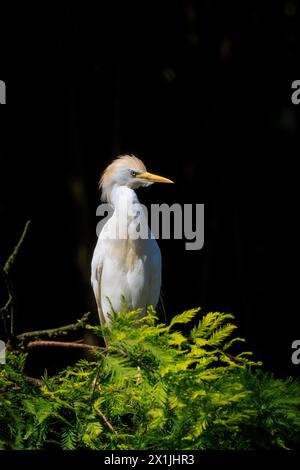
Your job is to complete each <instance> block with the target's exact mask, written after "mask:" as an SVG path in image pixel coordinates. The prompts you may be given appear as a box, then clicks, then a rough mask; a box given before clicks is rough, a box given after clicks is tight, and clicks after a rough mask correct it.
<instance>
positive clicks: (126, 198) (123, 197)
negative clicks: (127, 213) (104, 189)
mask: <svg viewBox="0 0 300 470" xmlns="http://www.w3.org/2000/svg"><path fill="white" fill-rule="evenodd" d="M110 202H111V204H112V205H113V206H114V208H115V209H118V208H119V207H120V206H121V205H124V203H127V204H128V205H129V206H131V205H133V204H136V203H139V200H138V197H137V195H136V192H135V191H134V190H133V189H130V188H128V187H127V186H114V187H113V188H112V191H111V193H110Z"/></svg>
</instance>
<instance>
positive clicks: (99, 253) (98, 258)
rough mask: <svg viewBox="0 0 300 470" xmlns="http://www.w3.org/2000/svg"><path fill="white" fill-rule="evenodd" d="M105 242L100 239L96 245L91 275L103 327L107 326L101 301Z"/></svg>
mask: <svg viewBox="0 0 300 470" xmlns="http://www.w3.org/2000/svg"><path fill="white" fill-rule="evenodd" d="M103 254H104V253H103V242H102V243H101V240H100V238H99V239H98V243H97V245H96V248H95V251H94V254H93V259H92V275H91V282H92V287H93V291H94V295H95V299H96V303H97V307H98V313H99V318H100V322H101V324H102V325H104V324H105V318H104V315H103V310H102V301H101V277H102V270H103V259H104V256H103Z"/></svg>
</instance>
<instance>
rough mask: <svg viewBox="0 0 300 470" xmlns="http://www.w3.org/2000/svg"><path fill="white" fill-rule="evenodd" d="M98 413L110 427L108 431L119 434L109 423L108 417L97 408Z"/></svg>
mask: <svg viewBox="0 0 300 470" xmlns="http://www.w3.org/2000/svg"><path fill="white" fill-rule="evenodd" d="M95 409H96V411H97V413H98V414H99V415H100V416H101V418H102V419H103V421H104V422H105V424H106V426H107V427H108V429H109V430H110V431H111V432H112V433H113V434H118V433H117V431H116V430H115V429H114V427H113V425H112V424H111V423H110V422H109V421H108V419H107V417H106V416H105V414H104V413H102V411H101V410H99V408H95Z"/></svg>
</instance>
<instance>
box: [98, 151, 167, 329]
mask: <svg viewBox="0 0 300 470" xmlns="http://www.w3.org/2000/svg"><path fill="white" fill-rule="evenodd" d="M156 182H157V183H173V181H172V180H170V179H168V178H165V177H162V176H158V175H155V174H152V173H149V172H148V171H147V170H146V167H145V165H144V163H143V162H142V160H140V159H139V158H138V157H136V156H135V155H132V154H129V155H120V156H118V157H117V158H116V159H115V160H114V161H113V162H112V163H111V164H110V165H109V166H108V167H107V168H106V169H105V171H104V172H103V173H102V176H101V178H100V182H99V188H100V189H101V190H102V196H101V200H102V202H107V203H109V204H110V205H112V209H113V213H112V215H111V217H110V218H109V219H108V220H107V221H106V223H105V224H104V226H103V227H102V230H101V232H100V234H99V236H98V241H97V243H96V247H95V250H94V254H93V257H92V263H91V284H92V288H93V291H94V296H95V299H96V303H97V308H98V314H99V319H100V323H101V325H102V326H105V325H106V326H107V327H108V328H109V327H110V325H111V314H112V312H114V311H115V312H120V311H122V310H123V308H124V301H125V304H126V307H127V308H128V309H130V310H137V309H141V312H142V313H141V315H143V314H145V312H146V309H147V307H148V306H150V305H152V306H153V307H154V308H155V307H156V306H157V304H158V301H159V297H160V290H161V264H162V262H161V252H160V248H159V246H158V243H157V241H156V239H155V237H154V236H153V234H152V232H151V230H150V228H149V227H148V223H147V220H146V218H145V214H144V211H143V207H142V205H141V204H140V202H139V199H138V197H137V194H136V192H135V190H136V189H137V188H139V187H143V186H145V187H146V186H149V185H151V184H153V183H156ZM141 226H142V227H141ZM141 228H142V229H143V230H144V236H137V235H138V234H139V230H140V229H141ZM145 233H146V236H145Z"/></svg>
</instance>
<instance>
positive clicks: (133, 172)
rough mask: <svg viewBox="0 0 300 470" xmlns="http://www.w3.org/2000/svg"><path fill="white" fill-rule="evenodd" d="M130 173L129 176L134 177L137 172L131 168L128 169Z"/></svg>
mask: <svg viewBox="0 0 300 470" xmlns="http://www.w3.org/2000/svg"><path fill="white" fill-rule="evenodd" d="M130 174H131V176H133V178H135V177H136V176H137V174H138V173H137V172H136V171H134V170H131V171H130Z"/></svg>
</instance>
